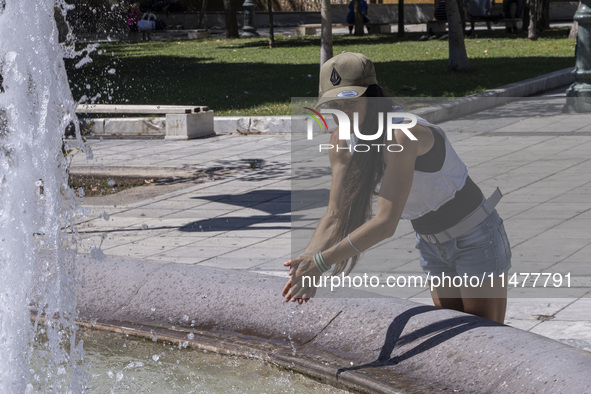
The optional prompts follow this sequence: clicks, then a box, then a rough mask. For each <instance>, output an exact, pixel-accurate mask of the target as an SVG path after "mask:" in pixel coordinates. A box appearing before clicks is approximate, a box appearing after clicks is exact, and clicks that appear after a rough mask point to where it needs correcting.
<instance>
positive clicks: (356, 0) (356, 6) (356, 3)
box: [353, 0, 363, 36]
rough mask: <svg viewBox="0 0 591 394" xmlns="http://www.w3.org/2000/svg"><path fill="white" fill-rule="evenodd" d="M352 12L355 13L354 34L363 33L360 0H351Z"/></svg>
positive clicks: (360, 34) (359, 34)
mask: <svg viewBox="0 0 591 394" xmlns="http://www.w3.org/2000/svg"><path fill="white" fill-rule="evenodd" d="M353 13H354V14H355V35H356V36H362V35H363V12H362V10H361V0H353Z"/></svg>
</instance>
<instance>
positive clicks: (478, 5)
mask: <svg viewBox="0 0 591 394" xmlns="http://www.w3.org/2000/svg"><path fill="white" fill-rule="evenodd" d="M464 7H466V13H467V14H468V20H469V21H470V32H468V35H470V34H472V32H473V31H474V23H475V22H476V21H485V22H486V27H487V29H488V30H492V29H491V27H490V22H491V21H493V22H495V23H496V22H498V20H499V19H501V18H502V15H490V11H491V10H492V4H491V2H490V0H464Z"/></svg>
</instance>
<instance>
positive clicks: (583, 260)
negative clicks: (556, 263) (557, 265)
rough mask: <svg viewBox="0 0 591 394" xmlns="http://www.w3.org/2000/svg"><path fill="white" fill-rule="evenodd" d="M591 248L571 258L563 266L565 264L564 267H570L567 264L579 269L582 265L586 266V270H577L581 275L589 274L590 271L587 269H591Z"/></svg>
mask: <svg viewBox="0 0 591 394" xmlns="http://www.w3.org/2000/svg"><path fill="white" fill-rule="evenodd" d="M590 263H591V246H590V245H587V246H585V247H584V248H582V249H581V250H579V251H578V252H576V253H575V254H573V255H571V256H569V257H568V258H567V259H566V260H565V261H564V262H561V264H565V265H564V266H563V267H565V268H566V267H568V265H566V264H574V265H576V266H577V267H578V266H580V265H585V269H584V270H583V269H582V268H577V272H580V273H585V274H587V273H589V269H588V268H587V267H591V264H590Z"/></svg>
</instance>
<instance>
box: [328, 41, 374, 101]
mask: <svg viewBox="0 0 591 394" xmlns="http://www.w3.org/2000/svg"><path fill="white" fill-rule="evenodd" d="M377 83H378V80H377V78H376V70H375V68H374V66H373V63H372V62H371V60H369V59H368V58H367V56H365V55H362V54H361V53H353V52H342V53H340V54H338V55H336V56H334V57H332V58H330V59H329V60H327V61H326V63H324V64H323V65H322V67H321V68H320V98H319V100H318V103H317V104H316V106H318V105H320V104H323V103H325V102H327V101H331V100H338V99H348V98H355V97H359V96H361V95H363V94H364V93H365V91H366V90H367V87H368V86H369V85H374V84H377Z"/></svg>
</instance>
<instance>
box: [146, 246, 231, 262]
mask: <svg viewBox="0 0 591 394" xmlns="http://www.w3.org/2000/svg"><path fill="white" fill-rule="evenodd" d="M234 250H235V248H232V247H221V246H212V247H208V246H205V245H199V246H197V245H193V244H189V245H185V246H181V247H178V248H176V249H172V250H167V251H165V252H161V253H154V254H153V255H150V256H149V258H150V259H152V258H156V257H157V258H169V259H170V261H172V262H176V261H177V259H178V258H182V260H183V261H187V260H190V261H192V262H193V264H197V263H200V262H202V261H206V260H208V259H211V258H212V257H216V256H218V255H220V254H224V253H228V252H231V251H234Z"/></svg>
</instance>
